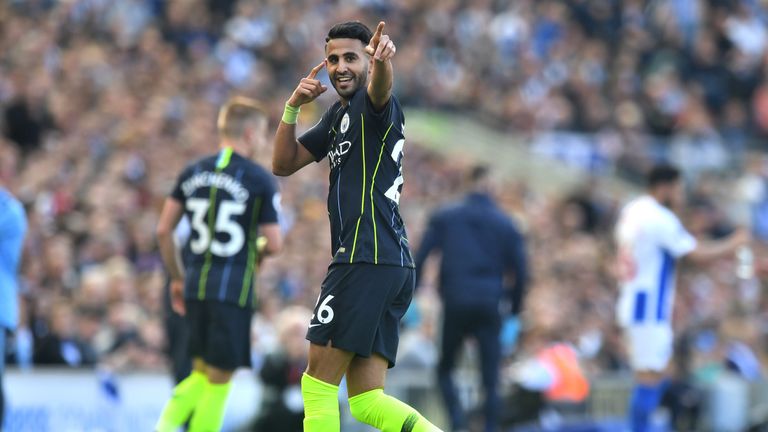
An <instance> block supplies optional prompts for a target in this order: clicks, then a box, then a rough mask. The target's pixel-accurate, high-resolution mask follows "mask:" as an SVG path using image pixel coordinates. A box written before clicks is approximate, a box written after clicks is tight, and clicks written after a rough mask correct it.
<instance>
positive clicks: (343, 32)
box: [325, 21, 373, 45]
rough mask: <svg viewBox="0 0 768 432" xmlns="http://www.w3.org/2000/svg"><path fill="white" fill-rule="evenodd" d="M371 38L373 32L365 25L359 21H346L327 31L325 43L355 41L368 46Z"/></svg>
mask: <svg viewBox="0 0 768 432" xmlns="http://www.w3.org/2000/svg"><path fill="white" fill-rule="evenodd" d="M372 36H373V32H371V29H369V28H368V27H367V26H366V25H365V24H363V23H361V22H360V21H347V22H343V23H340V24H336V25H335V26H333V27H331V29H330V30H328V36H327V37H326V38H325V43H328V41H330V40H331V39H357V40H359V41H360V42H362V43H363V45H368V42H370V41H371V37H372Z"/></svg>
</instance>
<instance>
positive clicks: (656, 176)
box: [647, 164, 680, 189]
mask: <svg viewBox="0 0 768 432" xmlns="http://www.w3.org/2000/svg"><path fill="white" fill-rule="evenodd" d="M679 179H680V170H679V169H677V167H675V166H672V165H668V164H662V165H656V166H655V167H653V168H652V169H651V171H650V172H649V173H648V178H647V182H648V187H649V188H651V189H653V188H654V187H656V186H659V185H664V184H670V183H675V182H676V181H678V180H679Z"/></svg>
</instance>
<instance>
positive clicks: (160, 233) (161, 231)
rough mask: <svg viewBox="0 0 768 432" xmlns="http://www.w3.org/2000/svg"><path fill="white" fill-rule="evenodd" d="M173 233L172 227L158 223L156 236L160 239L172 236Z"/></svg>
mask: <svg viewBox="0 0 768 432" xmlns="http://www.w3.org/2000/svg"><path fill="white" fill-rule="evenodd" d="M171 235H172V234H171V227H169V226H167V225H165V224H158V225H157V228H155V237H157V239H158V240H163V239H167V238H170V237H171Z"/></svg>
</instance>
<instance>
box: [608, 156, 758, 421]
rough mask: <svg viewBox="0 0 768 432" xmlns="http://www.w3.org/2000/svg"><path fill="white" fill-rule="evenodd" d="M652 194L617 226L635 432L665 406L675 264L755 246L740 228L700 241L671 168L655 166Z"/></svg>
mask: <svg viewBox="0 0 768 432" xmlns="http://www.w3.org/2000/svg"><path fill="white" fill-rule="evenodd" d="M647 184H648V193H647V194H646V195H644V196H641V197H639V198H637V199H635V200H633V201H631V202H630V203H628V204H627V205H626V206H625V207H624V208H623V210H622V212H621V215H620V217H619V221H618V223H617V226H616V231H615V236H616V242H617V248H618V265H619V278H620V282H621V294H620V296H619V303H618V307H617V317H618V322H619V324H620V325H621V326H622V327H623V328H624V332H625V337H626V344H627V352H628V356H629V361H630V366H631V367H632V369H633V371H634V373H635V381H636V382H635V388H634V389H633V392H632V397H631V401H630V423H631V428H632V431H633V432H645V431H647V430H649V422H650V417H651V415H652V414H653V412H654V411H655V410H656V408H657V407H658V406H659V402H660V400H661V397H662V394H663V392H664V389H665V386H666V381H665V371H666V369H667V367H668V365H669V361H670V358H671V356H672V346H673V339H674V337H673V334H672V322H671V320H672V307H673V302H674V295H675V266H676V263H677V261H678V260H679V259H680V258H683V257H685V258H686V261H691V262H693V263H696V264H704V263H707V262H710V261H712V260H715V259H718V258H723V257H729V256H734V255H735V253H736V251H737V250H738V249H739V248H740V247H742V246H745V245H747V244H748V243H749V242H750V236H749V234H748V232H747V231H744V230H738V231H736V232H734V233H733V234H731V235H730V236H729V237H726V238H724V239H722V240H719V241H713V242H708V243H699V242H697V241H696V239H694V238H693V236H691V234H689V233H688V231H686V230H685V228H684V227H683V225H682V224H681V223H680V220H679V219H678V218H677V216H676V215H675V213H674V211H675V210H678V209H680V207H681V206H682V203H683V183H682V180H681V178H680V171H679V170H678V169H677V168H675V167H673V166H669V165H660V166H657V167H655V168H653V169H652V170H651V171H650V173H649V174H648V179H647Z"/></svg>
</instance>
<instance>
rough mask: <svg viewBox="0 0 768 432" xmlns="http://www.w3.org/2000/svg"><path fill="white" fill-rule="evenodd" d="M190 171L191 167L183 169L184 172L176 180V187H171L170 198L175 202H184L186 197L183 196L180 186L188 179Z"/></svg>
mask: <svg viewBox="0 0 768 432" xmlns="http://www.w3.org/2000/svg"><path fill="white" fill-rule="evenodd" d="M190 171H191V167H186V168H184V171H182V172H181V174H180V175H179V178H178V179H176V185H175V186H174V187H173V190H172V191H171V195H170V197H171V198H173V199H175V200H176V201H179V202H182V203H183V202H184V201H185V200H186V197H185V196H184V190H183V189H182V187H181V185H182V184H184V182H185V181H186V180H187V178H189V173H190Z"/></svg>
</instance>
